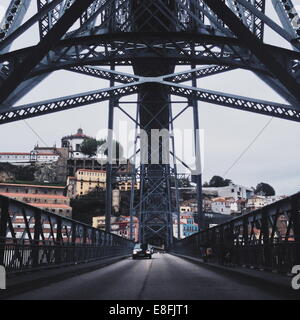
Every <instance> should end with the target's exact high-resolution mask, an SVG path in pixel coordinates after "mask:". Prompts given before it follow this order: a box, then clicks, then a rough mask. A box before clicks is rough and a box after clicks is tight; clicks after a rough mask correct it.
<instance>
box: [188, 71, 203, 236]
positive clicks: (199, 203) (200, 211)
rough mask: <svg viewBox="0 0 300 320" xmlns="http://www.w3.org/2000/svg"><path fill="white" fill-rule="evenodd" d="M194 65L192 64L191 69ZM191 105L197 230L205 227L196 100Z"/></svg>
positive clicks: (194, 84) (194, 80) (194, 77)
mask: <svg viewBox="0 0 300 320" xmlns="http://www.w3.org/2000/svg"><path fill="white" fill-rule="evenodd" d="M195 68H196V66H194V65H192V69H195ZM192 86H193V87H195V88H197V78H196V76H195V75H194V76H193V80H192ZM191 102H192V103H191V104H192V107H193V119H194V137H195V159H196V174H195V175H194V177H195V182H196V184H197V214H198V216H197V220H198V221H197V223H198V226H199V231H200V230H201V229H202V230H203V229H204V228H205V226H204V216H203V200H202V167H201V149H200V135H199V132H200V126H199V111H198V101H197V100H196V99H194V98H192V101H191Z"/></svg>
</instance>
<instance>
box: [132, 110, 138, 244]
mask: <svg viewBox="0 0 300 320" xmlns="http://www.w3.org/2000/svg"><path fill="white" fill-rule="evenodd" d="M139 111H140V107H139V105H138V106H137V109H136V124H135V137H134V139H135V140H134V156H133V163H134V164H133V165H132V171H131V193H130V240H134V239H133V238H134V237H133V225H134V215H135V210H134V196H135V184H136V181H137V178H136V176H137V170H136V155H137V141H138V122H139V114H140V112H139Z"/></svg>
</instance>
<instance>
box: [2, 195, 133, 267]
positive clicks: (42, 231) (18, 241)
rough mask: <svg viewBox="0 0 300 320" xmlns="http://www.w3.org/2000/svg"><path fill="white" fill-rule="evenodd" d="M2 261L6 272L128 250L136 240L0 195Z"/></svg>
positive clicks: (90, 258)
mask: <svg viewBox="0 0 300 320" xmlns="http://www.w3.org/2000/svg"><path fill="white" fill-rule="evenodd" d="M0 210H1V215H0V265H3V266H5V267H6V270H7V272H9V273H12V272H20V271H28V270H32V269H38V268H41V267H47V266H48V267H49V266H60V265H68V264H75V263H78V262H87V261H93V260H96V259H100V258H103V257H109V256H115V255H120V254H124V255H125V254H129V253H130V252H131V249H132V246H133V243H132V242H131V241H129V240H126V239H124V238H121V237H119V236H117V235H114V234H111V233H106V232H104V231H102V230H99V229H95V228H92V227H90V226H88V225H85V224H83V223H79V222H77V221H74V220H72V219H69V218H66V217H62V216H59V215H56V214H54V213H51V212H48V211H46V210H42V209H39V208H35V207H33V206H30V205H27V204H25V203H22V202H19V201H15V200H13V199H8V198H6V197H3V196H0Z"/></svg>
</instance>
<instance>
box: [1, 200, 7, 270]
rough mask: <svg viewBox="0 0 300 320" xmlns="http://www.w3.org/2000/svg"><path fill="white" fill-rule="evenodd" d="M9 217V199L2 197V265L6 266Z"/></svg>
mask: <svg viewBox="0 0 300 320" xmlns="http://www.w3.org/2000/svg"><path fill="white" fill-rule="evenodd" d="M8 219H9V199H8V198H1V213H0V265H2V266H4V262H5V261H4V260H5V257H4V256H5V255H4V253H5V243H6V235H7V222H8Z"/></svg>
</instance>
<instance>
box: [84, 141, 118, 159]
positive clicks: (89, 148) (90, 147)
mask: <svg viewBox="0 0 300 320" xmlns="http://www.w3.org/2000/svg"><path fill="white" fill-rule="evenodd" d="M106 143H107V140H105V139H101V140H99V141H98V140H96V139H94V138H86V139H84V141H83V142H82V144H81V146H80V151H81V152H82V153H83V154H85V155H87V156H89V157H90V158H91V157H93V156H95V155H96V154H97V151H98V148H99V147H101V146H104V144H106ZM113 144H114V145H113V150H116V159H120V157H122V156H123V147H122V146H121V144H120V143H119V142H118V141H115V140H114V141H113ZM103 153H104V155H106V156H107V155H108V150H107V148H106V149H104V152H103Z"/></svg>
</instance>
